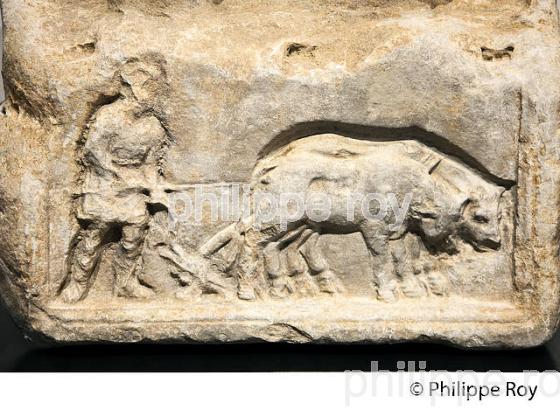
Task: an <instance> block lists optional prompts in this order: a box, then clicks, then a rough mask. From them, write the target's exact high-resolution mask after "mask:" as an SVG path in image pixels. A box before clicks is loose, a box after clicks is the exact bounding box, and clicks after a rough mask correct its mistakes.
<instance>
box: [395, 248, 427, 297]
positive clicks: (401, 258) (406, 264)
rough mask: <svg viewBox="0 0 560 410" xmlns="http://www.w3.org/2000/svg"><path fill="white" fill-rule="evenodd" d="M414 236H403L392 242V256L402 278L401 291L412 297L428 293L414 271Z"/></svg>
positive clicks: (397, 272) (399, 276)
mask: <svg viewBox="0 0 560 410" xmlns="http://www.w3.org/2000/svg"><path fill="white" fill-rule="evenodd" d="M412 241H414V238H407V237H405V238H402V239H400V240H395V241H391V242H390V249H391V257H392V261H393V264H394V267H395V273H396V275H397V277H398V278H399V279H400V286H399V287H400V291H401V293H402V294H403V295H404V296H406V297H410V298H417V297H421V296H425V295H426V289H425V288H424V286H422V283H421V282H420V281H419V280H418V277H417V275H416V274H415V272H414V259H413V256H414V249H413V247H414V245H415V243H414V242H412Z"/></svg>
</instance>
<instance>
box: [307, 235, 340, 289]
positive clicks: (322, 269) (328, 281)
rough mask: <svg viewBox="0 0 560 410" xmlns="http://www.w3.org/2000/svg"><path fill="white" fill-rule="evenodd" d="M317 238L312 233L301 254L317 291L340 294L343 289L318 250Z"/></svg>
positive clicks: (317, 236)
mask: <svg viewBox="0 0 560 410" xmlns="http://www.w3.org/2000/svg"><path fill="white" fill-rule="evenodd" d="M319 237H320V235H319V234H318V233H317V232H314V233H313V234H312V235H311V236H310V237H309V240H308V241H307V242H306V243H305V247H304V249H302V254H303V256H304V258H305V260H306V261H307V263H308V264H309V268H310V269H311V270H312V271H313V273H314V275H315V276H316V278H317V283H318V285H319V290H320V291H321V292H325V293H330V294H335V293H340V292H342V291H344V288H343V286H342V284H341V283H340V280H339V279H338V278H337V277H336V275H335V274H334V272H333V271H332V270H331V269H330V266H329V263H328V262H327V259H326V258H325V256H324V255H323V253H322V252H321V249H320V248H319Z"/></svg>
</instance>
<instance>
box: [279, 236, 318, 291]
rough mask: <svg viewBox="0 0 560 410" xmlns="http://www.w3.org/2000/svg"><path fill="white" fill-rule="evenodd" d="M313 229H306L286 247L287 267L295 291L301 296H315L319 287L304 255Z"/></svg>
mask: <svg viewBox="0 0 560 410" xmlns="http://www.w3.org/2000/svg"><path fill="white" fill-rule="evenodd" d="M312 234H313V230H311V229H306V230H305V231H303V233H302V234H301V235H300V237H299V238H297V239H296V240H295V241H293V242H292V243H290V244H289V245H288V246H287V247H286V249H285V255H286V268H287V271H288V275H289V277H290V283H291V284H292V287H293V292H297V293H298V294H299V295H301V296H315V295H317V293H318V291H319V289H318V287H317V285H316V284H315V282H314V280H313V278H312V277H311V275H310V274H309V267H308V265H307V262H306V259H305V258H304V256H303V249H306V245H307V243H306V242H307V241H308V239H309V238H310V237H311V236H312Z"/></svg>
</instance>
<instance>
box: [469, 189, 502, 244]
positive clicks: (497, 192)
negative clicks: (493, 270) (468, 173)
mask: <svg viewBox="0 0 560 410" xmlns="http://www.w3.org/2000/svg"><path fill="white" fill-rule="evenodd" d="M503 192H504V189H502V188H499V189H492V190H479V191H477V192H476V193H475V194H473V195H471V196H470V197H469V198H468V199H467V200H465V202H464V204H463V211H462V221H461V236H462V237H463V238H464V239H465V240H466V241H467V242H469V243H470V244H471V245H472V246H473V247H474V248H475V249H476V250H478V251H487V250H489V249H498V248H499V247H500V244H501V236H500V219H501V209H500V199H501V196H502V194H503Z"/></svg>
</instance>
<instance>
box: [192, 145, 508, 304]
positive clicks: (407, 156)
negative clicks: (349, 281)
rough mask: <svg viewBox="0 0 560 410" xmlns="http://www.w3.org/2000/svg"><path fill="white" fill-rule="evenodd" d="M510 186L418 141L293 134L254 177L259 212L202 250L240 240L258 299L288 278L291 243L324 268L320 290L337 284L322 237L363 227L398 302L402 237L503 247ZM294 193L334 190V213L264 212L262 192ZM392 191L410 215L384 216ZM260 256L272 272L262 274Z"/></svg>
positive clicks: (383, 280) (445, 246)
mask: <svg viewBox="0 0 560 410" xmlns="http://www.w3.org/2000/svg"><path fill="white" fill-rule="evenodd" d="M503 192H504V188H502V187H500V186H496V185H495V184H492V183H490V182H487V181H486V180H485V179H483V178H482V177H481V176H480V175H479V174H477V173H476V172H475V171H473V170H471V169H470V168H468V167H466V166H464V165H462V164H459V163H457V162H455V161H454V160H452V159H450V158H448V157H446V156H444V155H443V154H440V153H438V152H437V151H435V150H432V149H430V148H428V147H427V146H425V145H423V144H421V143H419V142H416V141H411V140H407V141H395V142H371V141H362V140H354V139H349V138H346V137H342V136H339V135H333V134H322V135H316V136H312V137H308V138H303V139H301V140H297V141H294V142H292V143H290V144H288V145H287V146H285V147H284V148H282V149H280V150H278V151H277V152H275V153H273V154H271V155H269V156H268V157H266V158H264V159H262V160H261V161H260V162H259V163H258V164H257V166H256V168H255V170H254V173H253V178H252V191H251V195H252V202H253V203H252V209H253V213H252V214H251V216H250V217H249V218H246V219H244V220H242V221H240V222H238V223H236V224H233V225H231V226H230V227H228V228H226V229H225V230H224V231H222V232H220V233H218V234H217V235H216V236H215V237H213V238H212V239H210V241H208V242H207V243H206V244H205V245H204V246H203V247H202V248H201V251H202V253H203V254H205V255H206V256H209V255H211V254H213V253H214V252H216V250H217V249H220V248H221V247H222V246H224V244H225V243H227V242H228V241H231V240H232V239H234V240H237V241H238V242H239V245H240V246H239V249H240V252H239V255H238V261H239V263H238V265H239V268H240V269H241V271H240V273H239V296H240V297H242V298H244V299H252V298H254V297H255V290H259V289H262V288H263V286H265V287H266V286H267V284H268V282H269V281H272V287H273V289H274V287H275V284H276V283H283V282H282V281H281V280H280V281H279V278H282V277H283V276H285V275H283V274H282V272H281V270H282V269H283V266H284V267H285V266H286V263H281V261H280V258H281V254H282V252H283V251H284V250H286V251H288V252H290V251H292V253H291V254H289V255H288V262H289V261H290V260H292V261H294V260H295V259H297V256H298V255H297V252H298V249H299V250H300V252H299V253H300V255H299V256H302V257H303V258H304V259H305V261H306V262H307V264H308V265H309V268H310V270H311V271H313V272H315V273H316V274H318V275H319V276H318V278H319V283H320V288H321V290H323V291H326V292H335V291H336V287H337V285H336V284H335V282H334V281H335V280H336V278H334V275H333V274H332V272H331V271H330V269H329V267H328V264H327V263H326V259H325V258H324V256H323V255H321V254H320V251H319V249H318V246H317V245H316V242H317V237H318V235H320V234H323V233H352V232H360V233H361V234H362V236H363V238H364V240H365V243H366V245H367V248H368V250H369V252H370V253H371V256H372V257H373V258H374V261H375V265H376V268H375V269H374V268H373V267H372V279H373V282H374V284H375V285H376V287H377V292H378V295H379V297H380V298H382V299H388V300H390V299H392V298H393V297H394V295H393V292H394V287H393V286H392V285H391V283H392V282H394V281H393V276H394V275H393V272H395V266H394V264H396V263H399V258H398V257H395V255H398V254H399V253H402V252H401V251H400V250H399V249H398V248H399V247H400V246H403V245H399V239H400V238H402V237H403V236H404V235H405V234H406V233H407V232H411V233H413V234H415V235H417V236H418V237H420V238H421V240H422V242H423V243H424V245H425V246H426V248H427V249H429V250H430V252H432V253H434V254H437V253H438V252H448V253H451V252H454V251H455V250H456V248H455V243H456V241H457V239H462V240H464V241H465V242H467V243H469V244H471V245H472V246H473V247H474V248H475V249H476V250H477V251H485V250H489V249H497V248H498V247H499V246H500V227H499V225H500V207H499V204H500V198H501V195H502V193H503ZM286 193H290V194H295V195H300V196H301V197H303V198H310V197H311V196H312V194H322V195H323V197H325V198H328V211H329V212H328V215H326V214H325V213H322V214H321V215H319V216H318V215H317V212H316V210H314V209H309V208H306V209H304V210H303V212H300V213H297V212H292V211H293V209H292V210H290V212H291V213H292V215H296V217H294V218H293V219H289V220H286V219H282V216H279V217H278V218H275V219H274V220H267V221H264V222H263V221H262V220H259V217H260V216H262V215H263V209H265V210H270V209H269V208H270V203H266V204H265V205H263V204H260V203H257V202H258V201H259V200H258V198H262V197H263V196H266V195H263V194H267V195H268V198H270V197H273V198H274V197H276V198H280V196H281V194H286ZM373 193H374V194H375V195H376V197H375V198H377V200H376V201H367V200H366V201H365V202H364V201H363V200H362V202H361V203H360V204H359V205H356V203H353V205H352V201H353V200H355V199H356V198H366V199H367V198H370V197H368V194H373ZM383 197H385V198H395V199H396V201H397V204H399V206H401V208H399V209H400V210H401V211H402V212H401V214H397V213H396V212H393V213H391V212H387V213H386V214H385V215H383V217H382V218H381V217H379V215H381V214H380V212H379V211H380V209H381V208H382V207H383V204H381V202H380V201H379V198H383ZM358 202H359V201H358ZM407 202H408V203H407ZM385 205H386V204H385ZM284 211H285V210H284ZM279 213H281V212H279ZM372 215H376V216H377V217H375V218H372ZM309 242H310V243H309ZM294 243H296V244H297V245H291V246H290V244H294ZM306 243H307V245H306V246H305V247H304V246H303V245H305V244H306ZM294 249H295V253H294ZM395 249H396V252H395ZM284 259H285V258H284ZM259 263H261V264H262V265H264V271H265V272H266V273H267V275H268V278H262V277H259V275H258V272H259V271H261V270H262V269H259V268H258V266H259ZM287 265H288V266H289V265H290V263H288V264H287ZM292 265H293V263H292ZM296 265H297V263H296ZM256 293H258V292H256Z"/></svg>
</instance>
